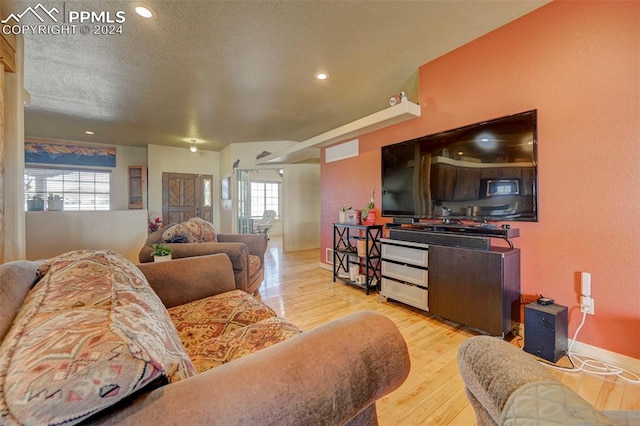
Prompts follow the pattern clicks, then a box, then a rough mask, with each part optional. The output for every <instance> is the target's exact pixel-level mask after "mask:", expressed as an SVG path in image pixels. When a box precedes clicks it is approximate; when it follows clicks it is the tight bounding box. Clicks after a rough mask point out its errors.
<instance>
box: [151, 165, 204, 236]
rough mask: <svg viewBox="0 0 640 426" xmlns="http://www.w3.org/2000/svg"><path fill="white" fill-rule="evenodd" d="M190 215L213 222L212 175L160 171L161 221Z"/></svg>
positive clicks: (181, 220) (181, 218) (175, 221)
mask: <svg viewBox="0 0 640 426" xmlns="http://www.w3.org/2000/svg"><path fill="white" fill-rule="evenodd" d="M192 217H199V218H201V219H204V220H207V221H209V222H213V176H212V175H195V174H189V173H170V172H163V173H162V223H165V224H169V223H180V222H183V221H185V220H187V219H190V218H192Z"/></svg>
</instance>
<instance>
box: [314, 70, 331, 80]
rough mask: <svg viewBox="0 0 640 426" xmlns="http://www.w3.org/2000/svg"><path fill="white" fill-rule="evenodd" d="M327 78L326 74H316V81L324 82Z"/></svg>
mask: <svg viewBox="0 0 640 426" xmlns="http://www.w3.org/2000/svg"><path fill="white" fill-rule="evenodd" d="M328 78H329V74H327V73H326V72H319V73H317V74H316V80H326V79H328Z"/></svg>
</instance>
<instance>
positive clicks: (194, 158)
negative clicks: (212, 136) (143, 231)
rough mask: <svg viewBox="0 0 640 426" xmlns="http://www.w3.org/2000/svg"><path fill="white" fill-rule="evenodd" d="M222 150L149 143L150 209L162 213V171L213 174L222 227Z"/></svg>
mask: <svg viewBox="0 0 640 426" xmlns="http://www.w3.org/2000/svg"><path fill="white" fill-rule="evenodd" d="M219 158H220V154H219V153H218V152H214V151H204V150H198V151H197V152H195V153H194V152H191V151H189V146H188V145H187V144H185V146H184V148H175V147H169V146H161V145H148V146H147V167H148V187H149V193H148V197H149V207H148V209H149V212H150V213H154V212H157V213H158V214H159V216H161V215H162V173H163V172H168V173H191V174H196V175H197V174H202V175H213V181H214V182H217V184H216V185H213V224H214V226H215V227H216V229H220V215H219V214H218V212H219V211H220V172H219V170H220V168H219Z"/></svg>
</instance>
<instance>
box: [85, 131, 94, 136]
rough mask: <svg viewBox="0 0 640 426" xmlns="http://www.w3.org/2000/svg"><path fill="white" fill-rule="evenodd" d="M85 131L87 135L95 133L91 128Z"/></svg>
mask: <svg viewBox="0 0 640 426" xmlns="http://www.w3.org/2000/svg"><path fill="white" fill-rule="evenodd" d="M84 132H85V133H86V134H87V135H93V134H94V132H92V131H91V130H85V131H84Z"/></svg>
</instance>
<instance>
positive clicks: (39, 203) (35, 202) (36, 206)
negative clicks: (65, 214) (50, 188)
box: [27, 195, 44, 211]
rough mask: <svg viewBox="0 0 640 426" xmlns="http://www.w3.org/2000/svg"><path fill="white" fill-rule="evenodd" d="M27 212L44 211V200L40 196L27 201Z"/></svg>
mask: <svg viewBox="0 0 640 426" xmlns="http://www.w3.org/2000/svg"><path fill="white" fill-rule="evenodd" d="M27 210H29V211H41V210H44V199H43V198H42V197H41V196H40V195H34V196H33V197H31V198H30V199H29V200H27Z"/></svg>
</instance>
